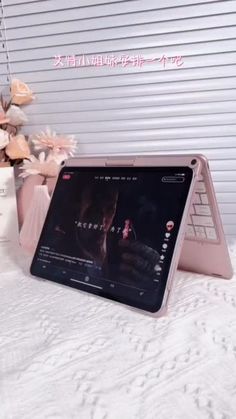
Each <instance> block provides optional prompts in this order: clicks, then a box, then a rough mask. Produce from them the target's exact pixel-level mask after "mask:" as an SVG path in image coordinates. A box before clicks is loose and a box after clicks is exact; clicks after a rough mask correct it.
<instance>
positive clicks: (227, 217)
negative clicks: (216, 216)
mask: <svg viewBox="0 0 236 419" xmlns="http://www.w3.org/2000/svg"><path fill="white" fill-rule="evenodd" d="M221 219H222V221H223V223H224V224H225V225H228V226H232V225H235V217H234V215H233V214H221Z"/></svg>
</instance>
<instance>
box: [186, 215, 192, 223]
mask: <svg viewBox="0 0 236 419" xmlns="http://www.w3.org/2000/svg"><path fill="white" fill-rule="evenodd" d="M187 224H193V222H192V218H191V215H189V216H188V220H187Z"/></svg>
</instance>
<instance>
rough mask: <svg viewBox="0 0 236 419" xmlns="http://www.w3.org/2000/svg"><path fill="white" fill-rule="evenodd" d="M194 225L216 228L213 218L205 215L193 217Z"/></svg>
mask: <svg viewBox="0 0 236 419" xmlns="http://www.w3.org/2000/svg"><path fill="white" fill-rule="evenodd" d="M192 220H193V224H194V225H196V226H204V227H214V222H213V219H212V218H211V217H204V216H203V215H192Z"/></svg>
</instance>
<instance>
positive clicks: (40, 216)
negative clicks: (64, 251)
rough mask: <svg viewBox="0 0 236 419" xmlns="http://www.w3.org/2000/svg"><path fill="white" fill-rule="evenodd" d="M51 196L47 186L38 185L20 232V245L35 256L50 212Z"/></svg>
mask: <svg viewBox="0 0 236 419" xmlns="http://www.w3.org/2000/svg"><path fill="white" fill-rule="evenodd" d="M49 203H50V196H49V193H48V187H47V185H36V186H35V187H34V193H33V197H32V199H31V203H30V206H29V209H28V211H27V214H26V216H25V219H24V223H23V225H22V228H21V231H20V244H21V246H22V247H23V249H24V250H26V251H27V252H29V253H31V254H33V253H34V251H35V248H36V246H37V243H38V240H39V236H40V233H41V231H42V227H43V224H44V220H45V217H46V214H47V211H48V207H49Z"/></svg>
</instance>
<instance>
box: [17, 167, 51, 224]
mask: <svg viewBox="0 0 236 419" xmlns="http://www.w3.org/2000/svg"><path fill="white" fill-rule="evenodd" d="M56 180H57V179H56V178H49V179H47V186H48V191H49V194H50V195H51V194H52V192H53V189H54V187H55V184H56ZM43 181H44V178H43V176H40V175H32V176H28V177H27V178H25V179H24V182H23V185H22V186H21V188H20V189H19V190H18V191H17V209H18V219H19V226H20V227H21V226H22V225H23V222H24V219H25V216H26V214H27V211H28V210H29V207H30V205H31V200H32V196H33V193H34V188H35V186H36V185H42V183H43Z"/></svg>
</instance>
